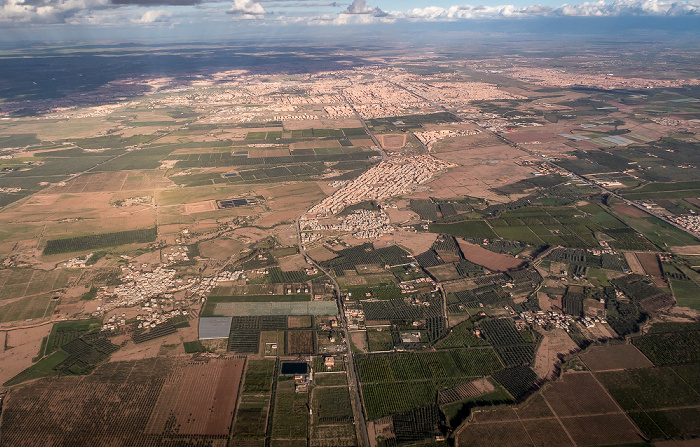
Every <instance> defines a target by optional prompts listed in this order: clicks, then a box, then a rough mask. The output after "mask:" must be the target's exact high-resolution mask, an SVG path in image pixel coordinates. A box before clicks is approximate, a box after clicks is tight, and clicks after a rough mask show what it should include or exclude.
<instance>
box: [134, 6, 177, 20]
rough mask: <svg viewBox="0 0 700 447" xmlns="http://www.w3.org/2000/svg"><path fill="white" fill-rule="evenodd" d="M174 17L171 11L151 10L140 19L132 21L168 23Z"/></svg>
mask: <svg viewBox="0 0 700 447" xmlns="http://www.w3.org/2000/svg"><path fill="white" fill-rule="evenodd" d="M172 15H173V13H172V12H170V11H165V10H162V9H151V10H148V11H146V12H144V13H143V15H142V16H141V18H140V19H136V20H132V21H133V22H134V23H155V22H166V21H168V20H167V19H168V18H170V17H171V16H172Z"/></svg>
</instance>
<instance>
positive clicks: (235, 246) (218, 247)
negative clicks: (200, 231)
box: [199, 238, 244, 261]
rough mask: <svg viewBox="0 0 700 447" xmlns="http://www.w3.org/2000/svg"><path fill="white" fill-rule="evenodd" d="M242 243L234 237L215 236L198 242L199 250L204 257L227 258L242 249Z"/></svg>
mask: <svg viewBox="0 0 700 447" xmlns="http://www.w3.org/2000/svg"><path fill="white" fill-rule="evenodd" d="M243 247H244V245H243V243H241V242H240V241H237V240H235V239H224V238H216V239H212V240H209V241H205V242H200V243H199V252H200V253H201V254H202V256H203V257H205V258H212V259H219V260H221V261H223V260H226V259H228V258H229V257H230V256H232V255H234V254H236V253H237V252H239V251H241V250H242V249H243Z"/></svg>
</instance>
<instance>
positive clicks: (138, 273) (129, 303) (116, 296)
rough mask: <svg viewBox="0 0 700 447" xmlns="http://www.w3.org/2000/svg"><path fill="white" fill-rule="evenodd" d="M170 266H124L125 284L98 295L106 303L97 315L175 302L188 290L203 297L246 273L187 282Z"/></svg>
mask: <svg viewBox="0 0 700 447" xmlns="http://www.w3.org/2000/svg"><path fill="white" fill-rule="evenodd" d="M166 267H167V266H165V265H159V266H157V267H155V268H154V269H152V270H151V269H150V268H149V266H148V264H144V265H142V266H141V268H137V267H136V266H135V265H134V264H129V266H128V267H122V277H121V281H122V283H121V284H120V285H118V286H116V287H114V288H108V287H107V288H103V290H101V291H100V292H98V298H102V299H103V300H104V302H105V303H104V305H102V306H101V307H99V308H98V310H97V312H95V313H94V314H95V315H100V314H104V313H106V312H109V311H110V310H113V309H117V308H120V307H133V306H136V305H139V304H142V303H144V302H147V301H150V300H151V299H152V298H154V297H157V296H160V297H166V298H168V300H172V299H173V297H174V295H173V294H175V293H177V292H180V291H186V292H187V293H189V295H190V296H191V297H199V298H202V297H204V296H206V295H207V294H208V293H209V292H211V290H212V289H213V288H214V287H216V285H217V284H218V283H220V282H224V281H236V280H237V279H239V278H241V277H243V272H242V271H234V272H231V271H227V270H225V271H222V272H219V273H218V274H217V275H215V276H209V277H201V278H200V277H194V278H189V279H188V280H187V281H184V280H183V279H180V278H176V277H175V274H176V271H175V270H173V269H168V268H166ZM146 307H148V306H146Z"/></svg>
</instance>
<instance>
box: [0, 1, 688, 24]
mask: <svg viewBox="0 0 700 447" xmlns="http://www.w3.org/2000/svg"><path fill="white" fill-rule="evenodd" d="M218 1H219V0H0V23H2V24H3V26H13V25H14V26H23V24H54V23H66V24H69V25H75V26H80V25H94V26H98V25H101V24H111V25H116V24H119V23H120V22H121V23H124V22H127V23H128V22H131V23H140V24H147V23H157V22H162V21H165V20H167V19H168V18H169V17H170V18H171V19H172V17H171V16H169V15H168V14H166V13H165V10H163V9H160V8H158V7H159V6H182V7H187V6H190V7H191V6H194V7H196V8H204V7H205V6H206V5H211V7H210V8H209V10H210V11H211V14H209V15H208V16H206V17H201V16H199V17H198V18H196V19H192V20H200V21H201V22H202V23H206V22H207V21H208V20H219V19H217V17H216V16H215V14H221V13H222V12H223V11H222V10H221V9H219V8H220V7H222V5H221V4H219V3H217V2H218ZM232 1H233V4H232V5H231V7H230V9H229V10H228V11H226V12H227V13H228V14H231V15H233V16H235V18H236V19H238V20H246V19H255V20H258V21H259V22H260V23H261V24H276V25H285V24H289V25H292V24H298V25H304V24H306V25H362V24H372V23H391V22H395V21H397V20H405V21H414V22H430V21H433V22H438V21H460V20H478V19H495V18H504V19H506V18H518V17H625V16H642V17H679V16H694V17H697V16H700V0H608V1H605V0H588V1H583V2H581V3H577V4H563V5H561V6H555V7H551V6H542V5H538V4H534V5H531V6H514V5H509V4H506V5H500V6H480V5H468V4H462V5H453V6H449V7H440V6H426V7H423V8H412V9H408V10H402V11H392V12H388V13H387V12H385V11H382V10H381V9H380V8H379V7H374V6H369V5H367V3H366V0H353V2H352V3H351V4H350V5H349V6H348V7H347V9H345V10H343V11H342V12H340V13H339V14H326V15H321V11H322V8H330V7H338V6H340V5H339V3H338V2H336V1H332V0H331V1H329V0H232ZM370 1H371V0H370ZM506 1H507V0H506ZM533 1H537V0H533ZM263 5H265V6H263ZM139 7H145V8H139ZM266 7H275V8H277V7H280V8H305V10H304V11H309V13H304V12H301V13H300V12H299V11H296V12H294V13H291V12H290V13H287V12H286V11H285V12H283V13H279V12H278V13H277V14H273V13H271V12H268V11H266ZM147 8H149V9H150V10H148V11H146V10H145V9H147ZM224 8H225V6H224ZM314 8H318V9H319V11H317V12H316V11H314ZM291 10H292V9H289V10H288V11H291ZM117 11H119V12H117ZM311 11H314V12H311ZM178 14H179V13H178ZM219 17H220V16H219Z"/></svg>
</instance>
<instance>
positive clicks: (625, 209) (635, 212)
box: [613, 204, 649, 217]
mask: <svg viewBox="0 0 700 447" xmlns="http://www.w3.org/2000/svg"><path fill="white" fill-rule="evenodd" d="M613 209H614V210H615V211H617V212H618V213H620V214H624V215H626V216H631V217H649V215H648V214H647V213H645V212H644V211H642V210H640V209H639V208H635V207H633V206H629V205H623V204H617V205H614V206H613Z"/></svg>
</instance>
